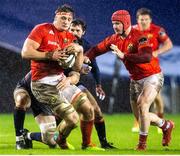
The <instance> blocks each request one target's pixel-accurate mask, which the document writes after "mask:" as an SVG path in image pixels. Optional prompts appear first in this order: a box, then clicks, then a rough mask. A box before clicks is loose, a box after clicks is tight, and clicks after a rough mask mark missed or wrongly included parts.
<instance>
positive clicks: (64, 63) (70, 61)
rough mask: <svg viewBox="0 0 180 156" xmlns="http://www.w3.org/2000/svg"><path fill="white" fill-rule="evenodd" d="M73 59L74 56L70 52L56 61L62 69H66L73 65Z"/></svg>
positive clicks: (74, 58)
mask: <svg viewBox="0 0 180 156" xmlns="http://www.w3.org/2000/svg"><path fill="white" fill-rule="evenodd" d="M75 60H76V56H75V55H74V54H70V55H69V56H68V57H67V59H65V60H62V59H59V61H58V63H59V65H60V66H61V67H62V68H63V69H68V68H72V67H73V65H74V63H75Z"/></svg>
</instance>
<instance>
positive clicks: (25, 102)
mask: <svg viewBox="0 0 180 156" xmlns="http://www.w3.org/2000/svg"><path fill="white" fill-rule="evenodd" d="M14 100H15V105H16V107H18V108H23V109H26V108H29V107H30V103H31V99H30V96H29V94H28V93H26V92H19V93H17V94H15V96H14Z"/></svg>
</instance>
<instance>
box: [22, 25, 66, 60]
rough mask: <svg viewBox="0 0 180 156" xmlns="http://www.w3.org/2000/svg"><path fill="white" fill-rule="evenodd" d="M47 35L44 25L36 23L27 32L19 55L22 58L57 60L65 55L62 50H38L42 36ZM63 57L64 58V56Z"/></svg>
mask: <svg viewBox="0 0 180 156" xmlns="http://www.w3.org/2000/svg"><path fill="white" fill-rule="evenodd" d="M46 35H47V32H46V31H45V29H44V27H43V26H41V25H37V26H35V27H34V29H33V30H32V31H31V33H30V34H29V36H28V38H27V39H26V40H25V42H24V45H23V48H22V51H21V55H22V58H25V59H32V60H54V61H57V60H58V59H59V58H62V59H63V58H64V57H66V55H65V53H64V52H63V51H59V50H58V49H57V50H56V51H50V52H49V51H47V52H41V51H39V47H40V45H41V43H42V41H43V38H44V37H45V36H46ZM64 59H65V58H64Z"/></svg>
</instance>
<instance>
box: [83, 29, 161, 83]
mask: <svg viewBox="0 0 180 156" xmlns="http://www.w3.org/2000/svg"><path fill="white" fill-rule="evenodd" d="M144 39H145V40H144ZM146 39H147V38H146V37H145V36H144V35H143V34H142V33H141V32H140V31H138V30H136V29H133V28H132V29H131V32H130V33H129V35H128V36H127V37H126V38H125V39H122V38H121V37H120V35H118V34H113V35H112V36H109V37H107V38H106V39H104V40H103V41H102V42H100V43H99V44H97V45H96V46H95V47H93V48H91V49H90V50H88V51H87V53H86V56H88V57H89V58H90V59H91V60H92V59H94V58H95V57H96V56H98V55H101V54H104V53H106V52H108V51H111V49H110V45H111V44H115V45H116V46H118V48H119V49H120V50H121V51H122V52H123V53H124V54H125V59H123V60H122V61H123V63H124V65H125V67H126V69H127V70H128V71H129V74H130V77H131V78H132V79H134V80H140V79H143V78H145V77H148V76H150V75H153V74H156V73H159V72H160V71H161V69H160V66H159V62H157V61H156V59H155V58H154V57H152V58H151V60H150V62H148V63H137V62H135V61H132V59H131V60H130V59H128V58H130V57H129V56H130V55H131V54H132V55H133V54H134V55H136V57H134V58H137V56H139V57H140V55H141V51H143V49H144V50H145V48H150V44H149V41H148V40H146ZM151 53H152V52H151ZM151 56H152V54H151Z"/></svg>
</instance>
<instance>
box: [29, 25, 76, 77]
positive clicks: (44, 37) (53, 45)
mask: <svg viewBox="0 0 180 156" xmlns="http://www.w3.org/2000/svg"><path fill="white" fill-rule="evenodd" d="M28 38H29V39H31V40H33V41H35V42H37V43H39V44H40V47H39V48H38V49H37V50H38V51H41V52H53V51H55V50H56V49H63V48H64V47H66V46H67V45H69V44H70V43H72V42H73V41H74V40H75V39H76V38H75V37H74V36H73V35H72V34H71V33H69V32H68V31H59V30H57V29H56V28H55V27H54V25H53V24H51V23H43V24H39V25H37V26H35V27H34V29H33V30H32V31H31V33H30V34H29V36H28ZM31 71H32V80H39V79H41V78H43V77H45V76H48V75H53V74H60V73H62V72H63V69H62V68H61V67H60V66H59V65H58V62H57V61H50V60H41V61H35V60H32V61H31Z"/></svg>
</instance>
